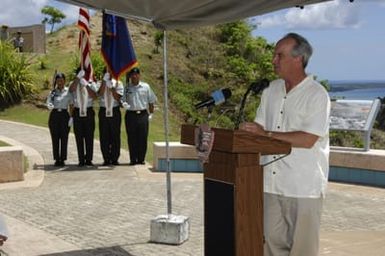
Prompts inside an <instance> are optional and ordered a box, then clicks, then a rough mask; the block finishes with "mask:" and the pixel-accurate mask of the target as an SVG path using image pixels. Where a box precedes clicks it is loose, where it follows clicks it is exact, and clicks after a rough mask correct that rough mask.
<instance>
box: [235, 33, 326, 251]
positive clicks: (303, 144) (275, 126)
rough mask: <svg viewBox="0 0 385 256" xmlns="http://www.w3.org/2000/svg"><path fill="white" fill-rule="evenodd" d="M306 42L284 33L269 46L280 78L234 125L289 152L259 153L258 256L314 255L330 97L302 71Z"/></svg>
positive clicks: (307, 52)
mask: <svg viewBox="0 0 385 256" xmlns="http://www.w3.org/2000/svg"><path fill="white" fill-rule="evenodd" d="M311 54H312V47H311V45H310V44H309V42H308V41H307V40H306V39H305V38H303V37H302V36H300V35H298V34H295V33H289V34H287V35H286V36H284V37H283V38H282V39H281V40H279V41H278V43H277V44H276V46H275V50H274V56H273V61H272V62H273V66H274V71H275V73H276V74H277V75H278V76H279V77H280V79H277V80H275V81H272V82H271V83H270V86H269V87H268V88H267V89H265V90H264V91H263V93H262V98H261V103H260V106H259V108H258V110H257V114H256V117H255V120H254V122H246V123H243V124H241V126H240V128H241V129H243V130H246V131H250V132H252V133H255V134H258V135H263V136H268V137H271V138H275V139H280V140H283V141H287V142H289V143H291V145H292V151H291V153H290V154H289V155H288V156H286V157H284V158H282V159H279V160H277V159H278V157H279V156H275V155H272V156H263V157H262V158H261V162H262V163H269V164H267V165H266V166H265V167H264V232H265V233H264V237H265V243H264V256H278V255H287V256H317V255H318V250H319V249H318V248H319V230H320V221H321V212H322V203H323V198H324V196H325V193H326V186H327V180H328V172H329V162H328V161H329V115H330V99H329V96H328V93H327V92H326V90H325V88H324V87H322V85H320V84H319V83H318V82H317V81H315V80H314V78H313V76H311V75H307V74H306V73H305V68H306V66H307V64H308V60H309V58H310V56H311Z"/></svg>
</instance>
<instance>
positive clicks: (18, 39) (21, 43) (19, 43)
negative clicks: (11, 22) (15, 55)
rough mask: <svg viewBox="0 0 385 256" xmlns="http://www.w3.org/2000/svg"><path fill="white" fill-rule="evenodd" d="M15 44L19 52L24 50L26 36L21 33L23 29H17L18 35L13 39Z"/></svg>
mask: <svg viewBox="0 0 385 256" xmlns="http://www.w3.org/2000/svg"><path fill="white" fill-rule="evenodd" d="M13 46H14V47H15V49H16V50H17V51H18V52H23V51H24V38H23V37H22V35H21V31H17V35H16V37H15V38H14V39H13Z"/></svg>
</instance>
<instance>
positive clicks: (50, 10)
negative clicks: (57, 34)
mask: <svg viewBox="0 0 385 256" xmlns="http://www.w3.org/2000/svg"><path fill="white" fill-rule="evenodd" d="M41 13H42V14H44V15H46V17H44V19H43V20H42V21H41V22H42V23H43V24H46V23H48V24H50V25H51V29H50V34H52V32H53V28H54V26H55V24H56V23H60V22H61V21H62V20H63V19H64V18H65V17H66V16H65V14H64V13H62V12H61V11H60V10H59V9H56V8H55V7H52V6H49V5H46V6H44V7H43V8H42V9H41Z"/></svg>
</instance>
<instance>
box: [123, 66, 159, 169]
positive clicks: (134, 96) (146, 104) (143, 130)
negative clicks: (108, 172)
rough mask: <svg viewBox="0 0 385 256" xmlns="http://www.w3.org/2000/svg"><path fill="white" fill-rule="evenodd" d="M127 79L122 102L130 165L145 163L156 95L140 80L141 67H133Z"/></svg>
mask: <svg viewBox="0 0 385 256" xmlns="http://www.w3.org/2000/svg"><path fill="white" fill-rule="evenodd" d="M126 80H127V85H126V87H125V88H124V93H123V97H122V102H123V107H124V108H125V109H126V115H125V124H126V132H127V141H128V149H129V151H130V165H136V164H145V162H144V160H145V157H146V152H147V138H148V127H149V122H148V121H149V120H151V118H152V114H153V113H154V104H155V102H156V96H155V94H154V92H153V91H152V89H151V87H150V86H149V85H148V84H147V83H145V82H142V81H140V70H139V68H133V69H132V70H131V71H130V72H129V73H127V76H126Z"/></svg>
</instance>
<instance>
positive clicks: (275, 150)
mask: <svg viewBox="0 0 385 256" xmlns="http://www.w3.org/2000/svg"><path fill="white" fill-rule="evenodd" d="M196 127H197V126H195V125H189V124H183V125H182V127H181V138H180V142H181V143H183V144H188V145H195V128H196ZM212 129H213V130H214V133H215V135H214V144H213V150H216V151H224V152H229V153H261V154H262V155H272V154H289V153H290V151H291V144H290V143H288V142H285V141H282V140H277V139H274V138H270V137H266V136H258V135H255V134H252V133H250V132H247V131H243V130H229V129H222V128H212Z"/></svg>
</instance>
